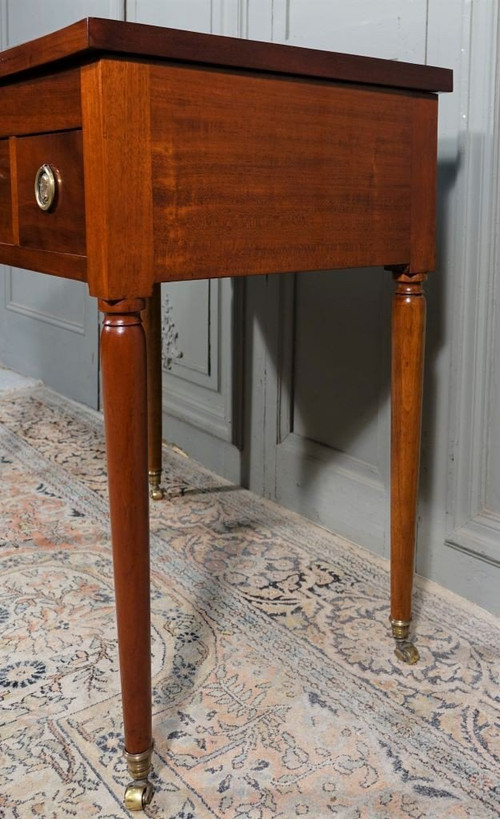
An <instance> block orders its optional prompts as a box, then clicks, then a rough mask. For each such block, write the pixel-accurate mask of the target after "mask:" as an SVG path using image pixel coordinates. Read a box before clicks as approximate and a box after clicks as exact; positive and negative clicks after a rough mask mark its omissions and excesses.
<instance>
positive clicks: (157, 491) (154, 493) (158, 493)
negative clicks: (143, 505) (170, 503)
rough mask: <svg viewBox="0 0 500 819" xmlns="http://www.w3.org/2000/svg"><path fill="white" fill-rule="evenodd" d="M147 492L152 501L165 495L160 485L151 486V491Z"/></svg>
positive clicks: (161, 498)
mask: <svg viewBox="0 0 500 819" xmlns="http://www.w3.org/2000/svg"><path fill="white" fill-rule="evenodd" d="M149 494H150V495H151V500H154V501H159V500H163V498H164V497H165V492H164V490H163V489H162V488H161V486H154V487H151V492H150V493H149Z"/></svg>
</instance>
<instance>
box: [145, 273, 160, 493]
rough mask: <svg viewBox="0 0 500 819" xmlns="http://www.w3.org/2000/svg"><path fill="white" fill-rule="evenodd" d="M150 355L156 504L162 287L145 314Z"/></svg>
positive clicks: (151, 459) (150, 434)
mask: <svg viewBox="0 0 500 819" xmlns="http://www.w3.org/2000/svg"><path fill="white" fill-rule="evenodd" d="M142 318H143V321H144V330H145V333H146V345H147V351H148V442H149V443H148V447H149V449H148V457H149V471H148V475H149V488H150V492H151V497H152V499H153V500H161V499H162V498H163V496H164V492H163V489H162V488H161V471H162V463H161V441H162V389H161V387H162V384H161V379H162V365H161V285H160V284H155V285H154V288H153V295H152V296H151V298H149V299H147V300H146V308H145V310H144V311H143V314H142Z"/></svg>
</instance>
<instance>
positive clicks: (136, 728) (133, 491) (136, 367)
mask: <svg viewBox="0 0 500 819" xmlns="http://www.w3.org/2000/svg"><path fill="white" fill-rule="evenodd" d="M143 307H144V302H142V301H140V300H136V301H133V300H130V301H121V302H115V303H111V304H110V303H106V302H102V301H101V302H100V303H99V308H100V310H102V311H103V312H104V314H105V317H104V324H103V328H102V334H101V372H102V385H103V403H104V425H105V432H106V457H107V464H108V485H109V507H110V515H111V539H112V546H113V571H114V580H115V595H116V617H117V626H118V641H119V654H120V677H121V684H122V701H123V721H124V732H125V748H126V750H127V751H128V752H129V753H131V754H137V753H142V751H145V750H147V749H148V748H150V747H151V744H152V726H151V626H150V579H149V499H148V471H147V457H148V456H147V451H148V441H147V397H146V340H145V337H144V332H143V329H142V322H141V315H140V311H141V310H142V309H143Z"/></svg>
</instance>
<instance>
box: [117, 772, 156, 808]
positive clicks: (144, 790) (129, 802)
mask: <svg viewBox="0 0 500 819" xmlns="http://www.w3.org/2000/svg"><path fill="white" fill-rule="evenodd" d="M152 798H153V786H152V784H151V782H148V781H147V779H143V780H141V779H136V780H135V781H134V782H131V783H130V785H127V787H126V788H125V798H124V800H123V801H124V803H125V807H126V808H127V810H144V808H145V807H146V806H147V805H149V803H150V802H151V800H152Z"/></svg>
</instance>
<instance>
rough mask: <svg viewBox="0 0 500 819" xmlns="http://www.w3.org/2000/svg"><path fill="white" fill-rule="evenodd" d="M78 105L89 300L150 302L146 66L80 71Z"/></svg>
mask: <svg viewBox="0 0 500 819" xmlns="http://www.w3.org/2000/svg"><path fill="white" fill-rule="evenodd" d="M165 90H166V89H165ZM165 90H164V91H163V92H162V93H165ZM82 106H83V143H84V160H85V161H84V167H85V210H86V220H87V276H88V282H89V291H90V294H91V295H94V296H99V297H100V298H106V299H119V298H122V297H124V296H125V295H128V296H129V297H130V296H140V297H145V296H150V295H151V293H152V289H153V281H154V272H153V211H152V208H153V201H152V191H151V177H152V172H151V142H150V107H151V102H150V87H149V66H147V65H146V64H143V63H133V62H130V63H129V62H125V61H122V62H120V61H116V60H107V59H106V60H101V61H100V62H99V63H96V64H92V65H87V66H84V67H83V68H82Z"/></svg>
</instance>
